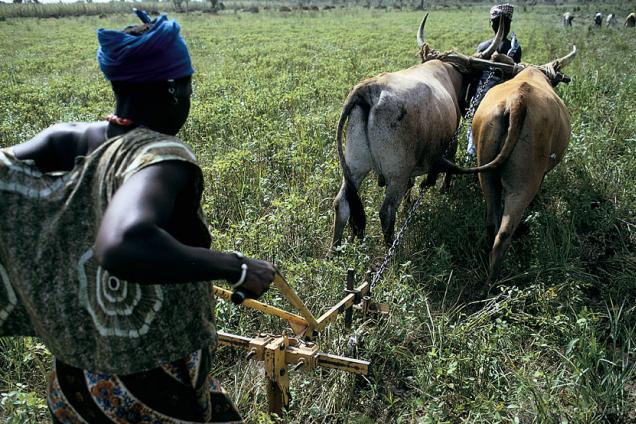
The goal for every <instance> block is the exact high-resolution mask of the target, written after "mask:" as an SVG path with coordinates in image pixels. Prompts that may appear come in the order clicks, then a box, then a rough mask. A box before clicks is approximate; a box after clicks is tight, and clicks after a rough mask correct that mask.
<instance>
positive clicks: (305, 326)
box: [214, 269, 388, 416]
mask: <svg viewBox="0 0 636 424" xmlns="http://www.w3.org/2000/svg"><path fill="white" fill-rule="evenodd" d="M353 281H354V271H353V270H352V269H350V270H348V271H347V283H346V286H345V293H346V295H345V297H344V298H343V299H342V300H340V301H339V302H338V303H336V305H334V306H333V307H331V308H330V309H329V310H328V311H327V312H325V313H324V314H322V315H321V316H320V317H319V318H318V319H316V318H315V316H314V315H313V314H312V313H311V311H310V310H309V308H307V306H306V305H305V303H304V302H303V301H302V300H301V299H300V297H298V294H297V293H296V291H295V290H294V289H293V288H292V287H291V286H290V285H289V284H288V283H287V281H285V279H284V278H283V276H282V275H281V274H280V273H278V272H277V273H276V278H275V279H274V285H275V286H276V287H277V288H278V290H279V291H280V292H281V293H282V294H283V296H284V297H285V298H286V299H287V300H288V301H289V302H290V303H291V304H292V305H293V306H294V307H295V308H296V309H297V310H298V311H299V313H300V315H297V314H294V313H291V312H288V311H286V310H284V309H280V308H277V307H275V306H271V305H268V304H266V303H263V302H259V301H258V300H254V299H246V300H245V301H243V303H242V305H244V306H245V307H248V308H250V309H254V310H257V311H259V312H262V313H264V314H266V315H273V316H276V317H279V318H282V319H284V320H285V321H287V322H288V323H289V324H290V326H291V328H292V331H293V332H294V335H295V336H294V337H288V336H287V335H286V334H285V333H283V334H282V335H272V334H265V333H261V334H259V335H258V336H257V337H253V338H250V337H245V336H239V335H236V334H230V333H225V332H222V331H219V332H218V337H219V343H220V344H221V345H224V346H230V347H232V348H235V349H245V350H247V352H248V353H247V356H246V358H247V359H253V360H255V361H259V362H263V364H264V367H265V379H266V389H267V403H268V410H269V412H270V413H274V414H278V415H279V416H280V415H281V414H282V411H283V409H284V408H287V407H288V406H289V403H290V390H289V368H290V366H291V368H292V370H294V371H311V370H313V369H315V368H316V367H324V368H331V369H337V370H341V371H346V372H350V373H354V374H361V375H367V374H368V372H369V365H370V362H368V361H363V360H359V359H354V358H348V357H345V356H338V355H332V354H328V353H324V352H320V351H319V350H318V345H316V343H314V342H313V340H314V339H315V338H316V337H317V336H318V334H319V332H320V331H322V330H324V329H325V328H326V327H327V326H328V325H329V324H331V323H332V322H334V321H335V320H336V318H337V317H338V315H339V314H341V313H344V314H345V326H346V327H347V328H350V327H351V322H352V313H353V309H354V308H356V309H360V310H362V312H363V315H364V316H365V317H366V316H367V315H368V314H373V313H379V314H386V313H388V307H387V306H386V305H383V304H378V303H375V302H374V301H373V300H371V297H370V295H371V293H370V285H369V282H368V281H365V282H364V283H362V284H361V285H360V286H358V287H357V288H355V289H354V288H353ZM214 293H215V294H216V295H217V296H219V297H221V298H223V299H225V300H227V301H230V299H231V297H232V292H231V291H229V290H226V289H223V288H220V287H217V286H214Z"/></svg>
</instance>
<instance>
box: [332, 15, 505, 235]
mask: <svg viewBox="0 0 636 424" xmlns="http://www.w3.org/2000/svg"><path fill="white" fill-rule="evenodd" d="M427 17H428V15H426V16H425V17H424V19H423V20H422V23H421V24H420V28H419V30H418V33H417V39H418V45H419V46H420V48H421V47H422V46H423V45H424V25H425V23H426V18H427ZM503 28H504V25H500V26H499V32H498V33H497V36H496V37H495V40H493V43H492V44H491V46H490V47H489V48H488V49H487V50H486V51H485V52H483V53H482V54H481V56H482V57H485V58H489V57H490V55H491V54H492V53H493V52H494V51H495V50H496V49H497V47H498V46H499V43H500V42H501V39H502V38H503ZM467 82H468V81H464V76H463V75H462V73H460V72H459V71H458V70H457V69H456V68H455V67H454V66H453V65H451V64H449V63H445V62H442V61H440V60H431V61H427V62H425V63H422V64H420V65H416V66H413V67H411V68H408V69H404V70H401V71H398V72H390V73H382V74H380V75H378V76H376V77H373V78H369V79H367V80H365V81H362V82H361V83H359V84H358V85H356V86H355V87H354V88H353V90H351V92H350V93H349V96H348V97H347V100H346V102H345V105H344V107H343V110H342V114H341V115H340V120H339V122H338V130H337V143H338V157H339V160H340V165H341V167H342V170H343V174H344V178H343V182H342V186H341V188H340V191H339V193H338V195H337V196H336V198H335V200H334V208H335V212H336V213H335V221H334V234H333V246H334V247H335V246H337V245H339V244H340V242H341V240H342V235H343V232H344V227H345V225H346V223H347V221H349V224H350V226H351V229H352V231H353V237H355V236H358V237H360V238H362V237H363V236H364V228H365V223H366V217H365V213H364V207H363V206H362V202H361V200H360V197H359V196H358V189H359V187H360V184H362V181H363V180H364V178H365V177H366V176H367V174H368V173H369V171H371V170H373V171H375V172H376V174H378V181H379V183H380V185H386V195H385V198H384V202H383V204H382V207H381V209H380V220H381V223H382V232H383V234H384V241H385V243H386V244H387V245H390V244H391V241H392V239H393V231H394V227H395V214H396V211H397V209H398V207H399V205H400V203H401V201H402V198H403V197H404V195H405V193H406V191H407V189H408V188H409V186H410V185H409V182H410V181H411V178H413V177H415V176H418V175H422V174H425V173H428V174H429V175H428V180H429V181H432V182H434V181H435V177H436V176H437V173H438V172H439V171H440V170H442V169H443V167H442V165H441V163H442V162H443V156H444V153H445V151H446V149H447V147H448V145H449V142H450V140H451V139H452V138H453V135H454V133H455V130H456V129H457V126H458V125H459V121H460V118H461V105H460V99H462V98H463V96H464V94H465V91H466V85H467ZM347 119H348V121H349V126H348V129H347V144H346V150H345V151H344V152H343V146H342V144H343V143H342V139H343V129H344V126H345V123H346V121H347Z"/></svg>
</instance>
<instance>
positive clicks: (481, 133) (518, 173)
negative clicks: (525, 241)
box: [473, 48, 576, 294]
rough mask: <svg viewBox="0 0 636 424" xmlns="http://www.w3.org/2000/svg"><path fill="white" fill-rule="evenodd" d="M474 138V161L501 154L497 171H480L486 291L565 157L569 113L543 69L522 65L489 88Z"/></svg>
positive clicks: (556, 65)
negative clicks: (487, 250) (486, 248)
mask: <svg viewBox="0 0 636 424" xmlns="http://www.w3.org/2000/svg"><path fill="white" fill-rule="evenodd" d="M575 54H576V48H574V49H573V51H572V52H571V53H570V54H569V55H568V56H566V57H564V58H563V59H561V60H560V61H555V62H553V63H552V64H550V65H548V66H550V67H551V68H552V69H553V70H554V69H557V70H558V69H559V68H561V67H563V66H565V65H566V64H567V63H569V62H570V61H571V60H572V58H574V55H575ZM552 82H554V80H553V81H552ZM473 137H474V140H475V145H476V147H477V160H478V164H482V163H489V162H491V161H493V159H494V158H495V157H497V158H500V161H499V165H498V167H497V169H496V170H494V171H491V172H486V173H481V174H479V182H480V184H481V188H482V191H483V193H484V197H485V200H486V227H487V232H488V236H489V240H490V242H491V245H492V250H491V252H490V269H489V274H488V279H487V281H486V286H485V287H484V294H485V292H487V290H488V289H489V288H490V284H491V283H492V282H493V281H494V280H495V279H496V278H497V275H498V272H499V269H500V267H501V263H502V260H503V257H504V254H505V252H506V249H507V248H508V246H509V245H510V240H511V237H512V234H513V233H514V232H515V229H516V228H517V226H518V225H519V222H520V221H521V218H522V215H523V213H524V211H525V209H526V208H527V207H528V205H529V204H530V202H531V201H532V199H533V198H534V197H535V195H536V194H537V192H538V191H539V188H540V186H541V182H542V181H543V177H544V176H545V174H547V173H548V172H549V171H550V170H552V168H554V167H555V166H556V164H557V163H559V161H560V160H561V159H562V158H563V155H564V153H565V149H566V147H567V145H568V141H569V139H570V115H569V113H568V111H567V109H566V107H565V105H564V104H563V101H562V100H561V99H560V98H559V96H558V95H557V94H556V93H555V91H554V89H553V86H552V84H551V81H550V79H548V78H547V77H546V75H545V73H544V72H543V71H541V70H539V69H537V68H526V69H525V70H523V71H521V72H520V73H519V74H517V75H516V76H515V77H514V78H513V79H511V80H509V81H507V82H505V83H503V84H500V85H497V86H495V87H493V88H492V89H491V90H490V91H488V93H487V94H486V96H485V97H484V100H483V101H482V102H481V104H480V105H479V108H478V109H477V112H476V113H475V116H474V119H473ZM502 152H503V153H504V154H503V155H502V154H501V153H502Z"/></svg>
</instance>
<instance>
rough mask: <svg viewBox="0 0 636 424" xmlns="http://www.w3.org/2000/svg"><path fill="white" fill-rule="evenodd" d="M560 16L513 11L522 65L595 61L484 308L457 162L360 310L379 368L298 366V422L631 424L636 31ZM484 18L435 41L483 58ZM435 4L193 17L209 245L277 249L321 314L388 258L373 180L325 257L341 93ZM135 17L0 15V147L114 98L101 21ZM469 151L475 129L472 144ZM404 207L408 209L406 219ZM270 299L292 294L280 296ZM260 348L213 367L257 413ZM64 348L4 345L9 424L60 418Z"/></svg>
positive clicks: (466, 187)
mask: <svg viewBox="0 0 636 424" xmlns="http://www.w3.org/2000/svg"><path fill="white" fill-rule="evenodd" d="M596 7H597V6H594V8H596ZM614 10H616V12H617V15H618V16H619V17H621V16H626V15H627V12H628V11H627V9H626V7H622V8H616V9H614ZM563 11H564V9H562V8H556V7H547V6H545V7H541V8H534V9H533V8H530V7H528V8H526V10H525V11H524V8H523V7H518V8H517V10H516V11H515V21H514V24H513V30H514V31H516V33H517V34H518V37H519V40H520V42H521V44H522V46H523V49H524V57H523V59H524V60H523V61H524V62H530V63H536V64H538V63H545V62H548V61H550V60H552V59H555V58H556V57H558V56H563V55H564V54H566V53H567V52H568V51H569V49H570V47H571V45H572V44H573V43H574V44H576V46H577V48H578V50H579V54H578V56H577V58H576V60H575V61H574V62H573V63H572V65H570V67H569V68H568V69H566V73H567V74H568V75H571V76H572V78H573V82H572V83H571V84H570V85H569V86H566V85H561V86H559V87H558V89H557V91H558V93H559V94H560V96H561V97H562V98H563V100H564V101H565V104H566V105H567V106H568V108H569V110H570V112H571V115H572V122H573V131H572V139H571V142H570V146H569V149H568V152H567V154H566V157H565V159H564V161H563V162H562V163H561V164H560V165H559V166H558V167H557V168H556V169H555V170H554V171H553V172H552V173H550V174H549V175H548V176H547V178H546V180H545V182H544V185H543V188H542V190H541V193H540V194H539V195H538V196H537V198H536V199H535V201H534V203H533V204H532V205H531V206H530V208H529V209H528V211H527V212H526V215H525V222H526V223H527V224H528V226H529V230H528V232H527V234H525V235H523V236H521V237H518V238H517V239H515V240H514V241H513V243H512V247H511V249H510V251H509V252H508V254H507V256H506V261H505V263H504V267H503V270H502V274H501V279H500V283H501V285H500V286H499V287H498V288H497V289H495V290H493V295H492V296H491V298H489V299H488V300H486V301H484V302H477V301H475V295H474V293H475V291H476V288H477V287H478V286H479V285H480V283H481V282H482V281H483V280H484V279H485V277H486V275H487V256H486V248H487V246H486V234H485V224H484V216H485V208H484V205H483V200H482V195H481V191H480V188H479V186H478V184H477V180H476V178H474V177H472V176H467V177H455V179H454V181H453V185H452V187H451V190H450V192H449V193H448V194H441V193H439V190H432V191H430V194H427V197H426V198H425V201H424V203H423V205H422V206H421V208H420V209H419V211H418V213H417V216H416V218H415V221H414V223H413V224H412V226H411V228H410V229H409V230H408V234H407V237H406V239H405V241H404V243H403V245H402V246H401V247H400V249H399V250H398V253H397V255H396V257H395V260H394V261H393V262H392V263H391V266H390V267H389V269H388V271H387V273H386V275H385V279H384V281H383V282H382V283H381V285H380V286H379V288H378V290H377V291H376V292H375V295H374V297H375V298H376V299H378V300H381V301H383V302H387V303H389V304H390V305H391V314H390V316H389V317H387V318H383V319H380V320H370V321H366V322H363V321H362V320H357V321H355V322H354V328H355V334H356V336H357V338H358V340H359V343H358V348H357V355H358V356H359V357H360V358H363V359H367V360H370V361H371V362H372V372H371V373H370V375H369V376H368V377H366V378H362V377H355V376H352V375H347V374H344V373H342V372H338V371H328V370H318V371H316V372H313V373H311V374H304V373H299V372H297V373H293V374H292V397H293V402H292V404H291V409H290V410H289V413H288V415H287V416H286V417H285V418H284V421H285V422H292V423H305V422H337V421H339V422H361V423H366V422H368V423H372V422H422V423H428V422H431V423H433V422H435V423H438V422H448V423H458V422H476V423H483V422H488V423H490V422H505V423H508V422H510V423H517V422H521V423H529V422H550V423H552V422H563V423H565V422H569V423H591V422H612V423H616V422H634V420H636V412H635V411H636V374H635V372H636V368H635V365H634V361H635V360H636V356H635V354H636V350H635V349H636V329H635V326H636V309H635V300H636V254H635V251H636V249H635V247H636V190H635V181H636V102H635V99H634V94H635V93H636V72H634V63H635V61H636V31H634V30H633V29H631V30H626V29H624V28H622V26H620V27H619V28H616V29H608V28H605V27H604V28H602V29H601V30H592V29H591V28H589V26H588V25H586V24H583V22H582V19H583V18H581V20H580V21H579V22H577V21H575V23H576V25H575V27H574V28H572V29H571V30H569V31H565V30H564V29H563V28H562V27H561V26H560V15H561V13H562V12H563ZM487 12H488V7H487V6H480V7H474V8H467V7H463V8H461V9H456V8H454V9H451V8H446V9H443V10H435V11H434V12H433V13H432V14H431V16H430V17H429V21H428V24H427V35H428V40H429V42H430V43H431V45H432V47H434V48H436V49H440V50H447V49H457V50H459V51H461V52H464V53H471V52H472V51H473V50H474V48H475V46H476V45H477V43H479V42H480V41H481V40H483V39H486V38H487V37H489V36H490V33H489V28H488V21H487V17H488V13H487ZM591 12H593V9H592V8H591V7H590V9H588V10H583V11H581V12H579V13H580V14H581V15H583V14H587V15H588V16H589V15H591V14H592V13H591ZM420 18H421V13H420V12H410V11H409V12H407V11H393V10H390V11H382V10H366V9H356V8H348V9H339V10H338V11H337V12H334V13H328V12H321V13H300V12H293V13H291V14H288V15H281V14H280V13H277V12H265V13H263V12H261V13H259V14H257V15H252V14H234V13H225V14H220V15H210V14H197V13H190V14H188V15H186V14H182V15H179V16H178V19H179V21H180V22H181V24H182V27H183V33H184V36H185V38H186V40H187V42H188V45H189V47H190V50H191V54H192V57H193V62H194V66H195V68H196V74H195V76H194V91H195V94H194V97H193V103H192V112H191V115H190V119H189V121H188V123H187V124H186V126H185V127H184V128H183V130H182V132H181V133H180V136H181V137H182V138H183V140H185V141H186V142H187V143H189V144H191V145H192V146H193V148H194V150H195V152H196V154H197V157H198V159H199V161H200V163H201V166H202V168H203V172H204V176H205V183H206V188H205V196H204V203H203V208H204V212H205V214H206V216H207V219H208V221H209V225H210V231H211V232H212V234H213V236H214V248H216V249H220V250H230V249H236V250H241V251H242V252H244V253H245V254H246V255H250V256H255V257H260V258H264V259H269V260H273V261H275V263H276V264H278V265H279V267H280V268H281V269H282V270H283V272H284V274H285V275H286V276H287V278H288V280H289V281H290V282H291V283H292V284H293V285H294V286H295V287H296V288H297V290H298V292H299V293H300V295H301V296H302V297H303V299H305V300H306V302H307V303H308V305H309V306H310V308H311V309H312V310H313V311H314V312H315V313H316V314H318V313H320V312H323V311H324V310H325V309H326V308H327V306H328V305H331V304H333V303H335V301H336V300H338V299H339V298H340V297H341V295H342V288H343V281H344V276H345V272H346V269H347V268H348V267H353V268H355V269H356V271H357V273H358V275H362V274H363V273H364V271H365V270H366V269H367V268H369V267H370V266H371V265H373V264H374V263H377V261H378V260H379V259H381V258H382V257H383V256H384V253H385V251H384V248H383V242H382V237H381V231H380V224H379V219H378V215H377V211H378V209H379V206H380V204H381V201H382V197H383V193H382V189H380V188H379V187H377V184H376V183H375V181H374V179H373V178H369V179H368V180H367V182H366V183H365V184H366V185H365V187H364V189H363V190H362V197H363V201H364V203H365V206H366V210H367V216H368V220H369V223H368V235H367V237H366V239H365V241H364V242H363V243H360V242H356V243H353V244H347V245H345V246H344V247H343V249H342V252H341V253H340V254H339V255H336V256H333V257H330V258H326V254H327V253H328V250H329V245H330V241H331V222H332V219H333V214H332V207H331V202H332V200H333V197H334V196H335V194H336V193H337V191H338V188H339V186H340V181H341V172H340V169H339V165H338V160H337V155H336V146H335V126H336V122H337V119H338V116H339V114H340V110H341V107H342V104H343V101H344V99H345V97H346V95H347V93H348V91H349V90H350V89H351V87H352V86H353V85H354V84H355V83H357V82H358V81H360V80H361V79H363V78H366V77H369V76H373V75H375V74H377V73H379V72H383V71H394V70H398V69H401V68H405V67H408V66H411V65H414V64H416V63H418V60H419V58H418V55H417V47H416V42H415V32H416V29H417V25H418V23H419V20H420ZM621 19H624V18H619V20H621ZM132 21H133V19H132V15H130V16H128V15H112V16H107V17H105V18H102V19H100V18H98V17H97V16H94V17H76V18H62V19H35V18H20V19H17V18H16V19H13V18H9V19H7V20H6V21H3V22H0V58H1V59H0V147H5V146H8V145H12V144H16V143H19V142H22V141H24V140H27V139H28V138H29V137H31V136H33V135H34V134H35V133H37V132H38V131H39V130H41V129H43V128H45V127H47V126H48V125H51V124H53V123H56V122H63V121H94V120H100V119H102V118H103V117H104V116H105V115H106V114H107V113H110V112H112V107H113V104H114V102H113V96H112V94H111V90H110V87H109V85H108V83H107V82H106V81H105V80H104V78H103V77H102V75H101V73H100V72H99V69H98V67H97V64H96V60H95V51H96V47H97V41H96V36H95V30H96V29H97V28H100V27H108V28H120V27H123V26H125V25H127V24H129V23H131V22H132ZM621 23H622V21H621ZM465 144H466V141H465V137H462V139H461V141H460V152H461V153H460V156H462V158H463V150H464V148H465ZM462 158H460V159H462ZM0 207H1V205H0ZM403 220H404V212H402V213H400V214H399V215H398V223H397V225H398V226H399V225H401V222H403ZM266 299H267V301H269V302H272V303H274V304H278V305H282V306H285V303H284V302H283V301H282V300H281V298H280V296H278V295H277V293H276V292H275V290H271V291H270V292H269V293H268V295H267V296H266ZM217 317H218V324H219V328H221V329H223V330H225V331H228V332H234V333H238V334H243V335H248V336H251V335H255V334H256V333H258V332H259V331H273V332H276V331H279V330H281V328H282V324H281V323H280V322H278V321H276V320H270V319H267V318H263V317H261V316H260V315H257V314H255V313H252V312H248V311H245V310H242V309H237V308H234V307H230V306H228V305H226V304H223V303H222V302H219V305H218V307H217ZM351 335H352V333H351V332H347V331H346V330H345V329H344V327H343V326H342V324H341V323H340V322H338V323H337V324H335V325H334V326H332V327H331V328H330V329H329V330H328V331H326V332H325V334H323V335H321V337H320V338H319V340H318V342H319V344H320V346H321V350H323V351H326V352H330V353H337V354H343V355H350V354H351V353H350V352H349V351H348V349H347V341H348V340H349V338H350V336H351ZM243 355H244V353H242V352H234V351H232V350H229V349H227V348H222V349H220V350H219V351H218V354H217V356H216V362H215V367H214V370H213V372H214V374H215V376H217V377H218V378H221V379H222V381H223V383H224V386H225V388H226V389H227V390H228V391H229V392H230V393H231V395H232V397H233V398H234V399H235V401H236V403H237V405H238V407H239V409H240V410H241V412H242V413H243V414H244V415H245V417H246V418H247V419H248V421H249V422H267V421H268V417H267V415H266V414H265V413H264V411H266V407H267V404H266V398H265V391H264V387H263V385H262V369H261V368H260V367H259V366H258V365H257V364H255V363H251V362H248V361H246V360H244V359H243ZM50 361H51V357H50V355H49V354H48V352H47V351H46V349H45V347H44V346H43V345H42V344H40V343H39V342H38V341H37V340H36V339H0V422H7V423H24V422H29V423H39V422H42V421H43V420H45V419H46V416H47V413H46V407H45V403H44V399H45V390H46V377H47V373H48V369H49V367H50Z"/></svg>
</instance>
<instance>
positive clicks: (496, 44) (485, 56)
mask: <svg viewBox="0 0 636 424" xmlns="http://www.w3.org/2000/svg"><path fill="white" fill-rule="evenodd" d="M504 26H505V25H504V21H503V16H500V17H499V28H497V35H496V36H495V39H494V40H492V43H490V46H488V48H487V49H486V50H484V51H483V52H481V54H480V55H479V56H480V57H481V58H483V59H490V56H492V54H493V53H494V52H496V51H497V50H498V49H499V46H500V45H501V40H503V36H504Z"/></svg>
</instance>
